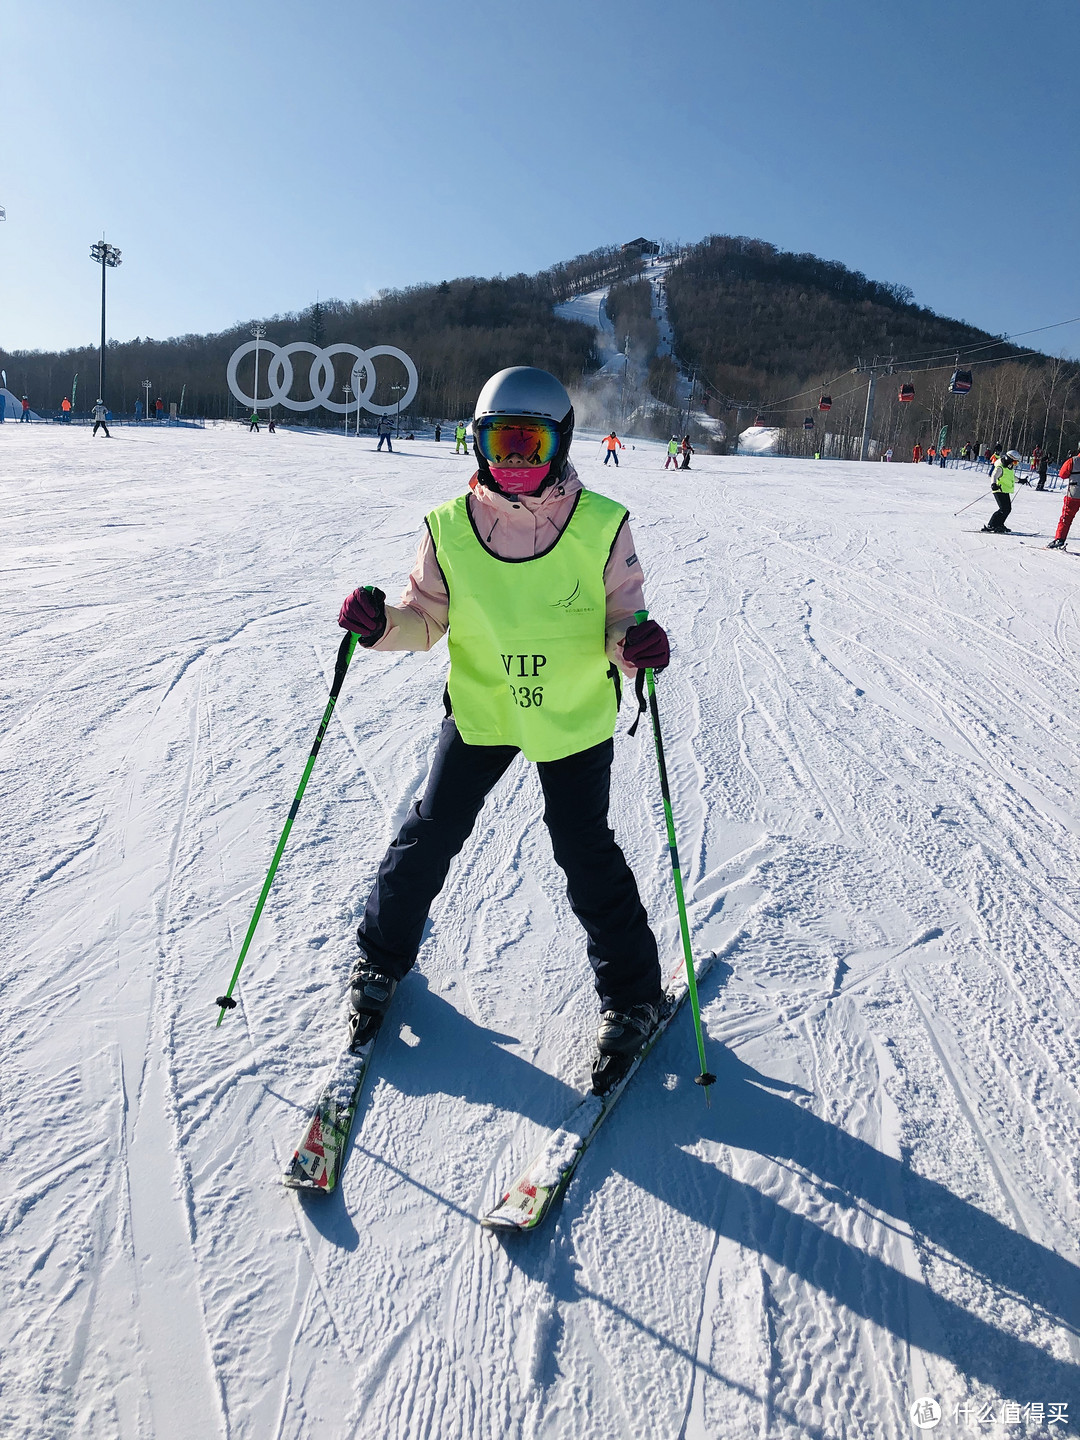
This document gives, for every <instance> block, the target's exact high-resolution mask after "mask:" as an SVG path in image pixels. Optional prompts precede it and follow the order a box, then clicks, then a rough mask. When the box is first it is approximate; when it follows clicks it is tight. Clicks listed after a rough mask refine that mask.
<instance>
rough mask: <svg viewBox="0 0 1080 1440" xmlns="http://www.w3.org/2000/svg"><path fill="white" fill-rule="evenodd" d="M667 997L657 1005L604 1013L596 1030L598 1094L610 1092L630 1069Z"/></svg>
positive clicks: (594, 1073)
mask: <svg viewBox="0 0 1080 1440" xmlns="http://www.w3.org/2000/svg"><path fill="white" fill-rule="evenodd" d="M666 999H667V997H666V996H661V997H660V999H659V1000H657V1002H656V1003H655V1004H654V1005H649V1004H640V1005H631V1006H630V1009H629V1010H627V1011H625V1012H623V1011H622V1010H605V1011H604V1012H603V1014H602V1015H601V1016H600V1024H599V1026H598V1027H597V1031H596V1055H595V1057H594V1058H593V1065H592V1092H593V1094H594V1095H606V1094H607V1093H608V1091H609V1090H612V1089H614V1087H615V1086H616V1085H617V1084H618V1083H619V1081H620V1080H621V1079H622V1078H623V1076H624V1075H625V1074H626V1072H627V1071H628V1070H629V1069H630V1067H631V1065H633V1063H634V1061H635V1060H636V1059H637V1057H638V1056H639V1055H640V1054H641V1051H642V1050H643V1049H644V1047H645V1045H646V1044H647V1043H648V1040H649V1037H650V1036H651V1035H652V1033H653V1031H654V1030H655V1029H656V1027H657V1025H658V1024H659V1023H660V1016H661V1013H662V1011H663V1007H664V1004H665V1002H666Z"/></svg>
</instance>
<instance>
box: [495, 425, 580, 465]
mask: <svg viewBox="0 0 1080 1440" xmlns="http://www.w3.org/2000/svg"><path fill="white" fill-rule="evenodd" d="M473 439H474V440H475V441H476V448H477V449H478V450H479V452H480V454H481V455H482V456H483V457H484V459H485V460H486V461H487V462H488V464H489V465H505V464H506V462H507V460H509V459H510V457H511V456H512V455H513V456H517V457H518V460H519V462H520V463H521V464H523V465H550V464H551V462H552V461H553V460H554V459H555V456H556V455H557V454H558V453H559V446H560V445H561V443H562V435H561V433H560V431H559V427H558V425H556V423H555V421H554V420H543V419H534V418H533V417H532V416H516V415H511V416H506V415H486V416H485V417H484V418H483V419H482V420H474V421H473Z"/></svg>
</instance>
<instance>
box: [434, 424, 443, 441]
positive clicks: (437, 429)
mask: <svg viewBox="0 0 1080 1440" xmlns="http://www.w3.org/2000/svg"><path fill="white" fill-rule="evenodd" d="M441 439H442V426H441V425H440V424H439V422H438V421H436V422H435V444H436V445H437V444H438V443H439V441H440V440H441Z"/></svg>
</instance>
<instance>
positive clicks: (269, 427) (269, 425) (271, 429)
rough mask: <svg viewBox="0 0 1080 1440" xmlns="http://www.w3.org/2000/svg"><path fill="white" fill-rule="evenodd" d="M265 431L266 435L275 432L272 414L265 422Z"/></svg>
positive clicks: (275, 427) (274, 433)
mask: <svg viewBox="0 0 1080 1440" xmlns="http://www.w3.org/2000/svg"><path fill="white" fill-rule="evenodd" d="M266 433H267V434H268V435H276V434H277V426H276V425H275V424H274V417H273V416H272V415H271V416H270V419H269V420H268V421H267V422H266Z"/></svg>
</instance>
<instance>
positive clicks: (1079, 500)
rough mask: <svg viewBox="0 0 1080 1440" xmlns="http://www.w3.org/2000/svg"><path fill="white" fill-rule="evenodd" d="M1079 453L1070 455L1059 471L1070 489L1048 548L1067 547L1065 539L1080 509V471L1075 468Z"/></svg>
mask: <svg viewBox="0 0 1080 1440" xmlns="http://www.w3.org/2000/svg"><path fill="white" fill-rule="evenodd" d="M1078 455H1080V451H1077V455H1070V456H1069V458H1068V459H1067V460H1066V461H1065V464H1064V465H1062V467H1061V469H1060V470H1059V471H1058V478H1059V479H1061V480H1064V481H1066V482H1067V484H1068V489H1067V490H1066V491H1065V500H1064V502H1063V504H1062V506H1061V518H1060V520H1059V521H1058V527H1057V530H1056V531H1055V532H1054V538H1053V540H1051V541H1050V543H1049V545H1047V547H1046V548H1047V550H1064V549H1065V541H1066V540H1067V539H1068V538H1069V527H1070V525H1071V524H1072V522H1073V519H1074V517H1075V515H1076V512H1077V511H1078V510H1080V473H1077V470H1076V468H1075V462H1076V459H1077V456H1078Z"/></svg>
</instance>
